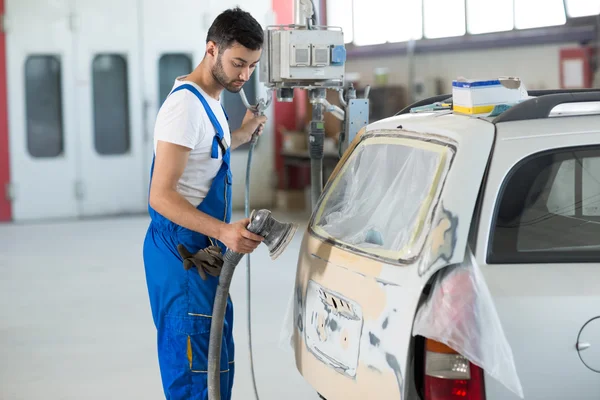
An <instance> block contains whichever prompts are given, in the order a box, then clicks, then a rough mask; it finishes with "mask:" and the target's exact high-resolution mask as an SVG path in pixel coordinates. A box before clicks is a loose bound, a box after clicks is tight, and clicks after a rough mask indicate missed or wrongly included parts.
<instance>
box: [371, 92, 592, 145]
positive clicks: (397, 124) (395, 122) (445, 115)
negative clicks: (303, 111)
mask: <svg viewBox="0 0 600 400" xmlns="http://www.w3.org/2000/svg"><path fill="white" fill-rule="evenodd" d="M528 94H529V98H528V99H527V100H524V101H523V102H520V103H518V104H515V105H512V106H509V107H506V110H504V111H502V112H499V113H496V115H494V116H481V115H465V114H459V113H454V112H453V111H452V109H451V104H452V96H451V95H440V96H435V97H431V98H428V99H424V100H421V101H419V102H416V103H414V104H411V105H410V106H408V107H406V108H404V109H403V110H401V111H400V112H398V113H397V114H396V115H394V116H392V117H389V118H385V119H383V120H380V121H376V122H373V123H371V124H369V125H368V127H367V131H373V130H386V131H388V134H389V133H391V134H393V132H390V131H393V130H396V131H398V133H399V134H400V130H399V129H402V130H405V131H406V130H408V131H420V132H424V131H426V130H427V128H426V127H440V126H447V127H448V129H449V130H451V131H454V132H456V133H457V134H459V135H461V134H462V132H461V131H463V127H464V129H466V130H472V129H474V128H475V129H476V126H477V125H476V124H474V121H473V120H477V121H480V122H479V124H481V121H483V122H485V123H489V124H493V125H496V126H498V125H500V124H504V123H514V122H525V121H531V122H529V123H536V121H537V122H538V123H540V124H543V125H545V124H546V123H549V122H550V121H549V119H550V118H554V117H565V116H570V117H579V116H582V117H583V116H586V117H587V118H589V116H590V115H593V116H594V117H595V118H598V119H599V120H600V89H578V90H532V91H529V92H528ZM435 103H445V106H446V108H441V107H438V108H434V109H429V107H430V106H432V105H434V104H435ZM448 105H449V107H448ZM417 109H418V111H417ZM411 110H413V111H411ZM415 111H416V112H415ZM592 118H593V117H592ZM552 122H553V123H555V122H556V121H552ZM529 123H528V124H529ZM479 126H481V125H479ZM507 134H508V135H509V136H512V135H511V134H510V133H507ZM520 135H521V136H527V135H523V133H521V134H520Z"/></svg>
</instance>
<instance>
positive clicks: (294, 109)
mask: <svg viewBox="0 0 600 400" xmlns="http://www.w3.org/2000/svg"><path fill="white" fill-rule="evenodd" d="M272 8H273V11H274V12H275V17H276V18H275V24H276V25H285V24H292V23H293V22H294V0H272ZM306 101H307V93H306V90H295V91H294V101H293V102H292V103H280V102H278V101H276V100H275V102H274V121H273V124H274V126H275V149H274V150H275V170H276V172H277V177H278V189H283V188H284V185H283V184H284V178H285V171H284V167H283V157H282V156H281V150H282V148H283V134H282V132H281V130H280V129H279V127H285V129H287V130H297V129H304V121H303V120H304V115H305V113H306ZM290 172H291V171H290ZM290 175H291V176H290V178H291V180H292V181H295V182H290V184H291V186H292V188H295V189H296V188H298V187H297V186H298V184H299V182H298V178H297V174H290ZM300 186H302V185H300Z"/></svg>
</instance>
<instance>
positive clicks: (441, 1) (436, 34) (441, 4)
mask: <svg viewBox="0 0 600 400" xmlns="http://www.w3.org/2000/svg"><path fill="white" fill-rule="evenodd" d="M423 1H424V4H423V5H424V7H423V11H424V16H425V37H427V38H430V39H434V38H442V37H450V36H461V35H464V34H465V0H423Z"/></svg>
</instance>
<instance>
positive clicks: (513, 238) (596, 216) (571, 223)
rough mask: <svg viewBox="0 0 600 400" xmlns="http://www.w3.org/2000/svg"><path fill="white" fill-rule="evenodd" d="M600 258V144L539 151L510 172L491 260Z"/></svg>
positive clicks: (496, 221) (497, 212)
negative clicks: (599, 146)
mask: <svg viewBox="0 0 600 400" xmlns="http://www.w3.org/2000/svg"><path fill="white" fill-rule="evenodd" d="M599 260H600V148H577V149H564V150H557V151H553V152H546V153H542V154H537V155H534V156H532V157H529V158H528V159H526V160H524V161H522V162H520V163H519V164H518V165H517V166H516V167H515V168H514V169H513V170H512V171H511V173H509V174H508V177H507V179H506V181H505V182H504V184H503V186H502V188H501V190H500V196H499V198H498V202H497V206H496V210H495V214H494V224H493V230H492V233H491V235H490V251H489V254H488V262H490V263H527V262H531V263H549V262H585V261H599Z"/></svg>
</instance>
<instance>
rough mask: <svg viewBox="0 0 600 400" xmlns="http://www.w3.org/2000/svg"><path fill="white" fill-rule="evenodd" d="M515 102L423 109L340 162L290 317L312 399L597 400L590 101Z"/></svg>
mask: <svg viewBox="0 0 600 400" xmlns="http://www.w3.org/2000/svg"><path fill="white" fill-rule="evenodd" d="M529 94H530V95H531V96H532V97H533V98H531V99H530V100H526V101H524V102H521V103H519V104H517V105H514V106H512V107H511V108H509V109H508V110H506V111H504V112H501V113H499V114H498V115H496V116H493V117H490V116H487V117H476V116H468V115H460V114H457V113H454V112H453V111H452V109H451V107H450V108H449V109H448V107H447V106H444V104H443V103H444V102H445V101H451V99H448V97H449V96H442V97H438V98H433V99H428V100H426V101H423V102H420V103H418V104H415V105H413V106H411V107H409V108H407V109H406V110H403V111H402V112H400V113H399V114H398V115H397V116H394V117H391V118H387V119H384V120H381V121H378V122H375V123H372V124H370V125H368V126H367V127H366V128H365V129H363V131H361V133H360V134H359V135H358V136H357V137H356V138H355V140H354V142H353V143H352V145H351V146H350V148H349V149H348V150H347V151H346V153H345V154H344V156H343V158H342V160H341V161H340V163H339V164H338V166H337V168H336V170H335V171H334V173H333V174H332V176H331V178H330V179H329V181H328V183H327V185H326V187H325V189H324V191H323V193H322V196H321V198H320V201H319V204H318V205H317V208H316V209H315V211H314V213H313V215H312V218H311V221H310V223H309V225H308V228H307V231H306V232H305V234H304V239H303V243H302V249H301V252H300V257H299V260H298V268H297V275H296V283H295V295H294V297H293V302H292V304H291V308H290V309H291V312H290V313H291V316H292V318H290V320H291V321H292V324H291V325H290V336H291V344H292V346H293V348H294V351H295V358H296V364H297V368H298V370H299V371H300V373H301V374H302V375H303V377H304V379H305V380H306V381H307V382H308V383H309V384H310V385H312V386H313V387H314V388H315V390H316V391H317V392H318V393H319V394H320V395H321V396H322V397H323V398H326V399H327V400H349V399H361V400H364V399H424V400H441V399H471V400H480V399H488V400H496V399H518V398H520V395H523V396H524V398H526V399H540V400H541V399H543V400H547V399H571V398H573V399H575V398H576V399H589V400H592V399H600V91H599V90H583V91H567V90H556V91H531V92H530V93H529ZM436 102H440V105H439V107H438V108H439V109H438V110H436V109H435V108H432V109H431V110H430V111H424V112H413V113H411V112H410V109H411V108H415V107H417V106H423V105H427V104H434V103H436ZM477 274H479V276H480V278H477V276H478V275H477ZM478 279H479V281H477V280H478ZM486 296H487V297H486ZM488 297H489V301H488V300H486V299H487V298H488ZM457 332H458V333H462V334H456V333H457ZM425 333H427V334H425ZM436 335H437V336H436Z"/></svg>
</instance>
